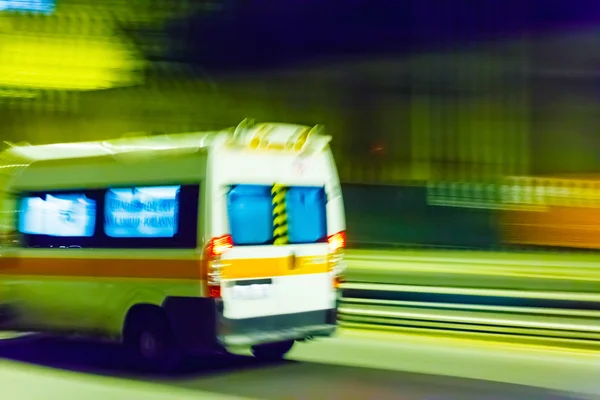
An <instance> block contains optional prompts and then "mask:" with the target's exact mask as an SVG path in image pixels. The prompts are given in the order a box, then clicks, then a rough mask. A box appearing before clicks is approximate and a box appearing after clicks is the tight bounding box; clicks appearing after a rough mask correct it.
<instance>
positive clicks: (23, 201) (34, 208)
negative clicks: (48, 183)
mask: <svg viewBox="0 0 600 400" xmlns="http://www.w3.org/2000/svg"><path fill="white" fill-rule="evenodd" d="M96 203H97V202H96V199H94V196H93V195H90V194H89V193H86V192H84V191H81V192H62V193H31V194H28V195H25V196H22V197H21V198H20V201H19V220H18V231H19V232H20V233H21V234H23V236H24V240H25V244H26V245H27V246H30V247H54V246H65V247H87V246H88V245H90V244H91V241H92V237H93V236H94V233H95V230H96V217H97V216H96Z"/></svg>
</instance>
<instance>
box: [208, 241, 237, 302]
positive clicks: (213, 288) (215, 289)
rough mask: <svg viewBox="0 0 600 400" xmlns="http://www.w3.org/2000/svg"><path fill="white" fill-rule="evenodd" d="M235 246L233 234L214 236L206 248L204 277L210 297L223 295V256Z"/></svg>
mask: <svg viewBox="0 0 600 400" xmlns="http://www.w3.org/2000/svg"><path fill="white" fill-rule="evenodd" d="M232 247H233V239H232V238H231V235H225V236H221V237H217V238H212V239H211V240H210V241H209V242H208V244H207V245H206V248H205V249H204V274H205V275H204V278H205V279H206V293H207V294H208V297H211V298H220V297H221V276H222V273H223V271H222V270H223V262H222V261H221V256H222V255H223V254H224V253H226V252H227V251H228V250H230V249H231V248H232Z"/></svg>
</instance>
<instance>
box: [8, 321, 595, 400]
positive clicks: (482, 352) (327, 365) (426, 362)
mask: <svg viewBox="0 0 600 400" xmlns="http://www.w3.org/2000/svg"><path fill="white" fill-rule="evenodd" d="M0 357H2V358H4V359H5V360H8V361H3V362H0V385H2V387H4V388H7V387H10V388H11V391H10V392H8V393H9V394H11V396H10V398H11V399H14V400H29V399H34V398H41V397H40V395H41V394H43V398H57V399H61V400H69V399H71V398H72V399H74V400H75V399H81V398H89V399H90V400H95V399H98V400H100V399H103V398H111V399H115V400H119V399H120V398H123V399H125V398H126V397H128V398H132V397H131V396H134V397H133V398H138V397H139V398H143V399H144V400H154V399H159V398H160V399H162V398H164V399H167V398H169V399H172V400H177V399H180V398H181V399H184V398H194V399H202V398H207V399H215V400H218V399H236V398H237V399H266V400H280V399H281V400H284V399H285V400H290V399H307V400H320V399H327V400H329V399H331V400H337V399H344V400H353V399H356V400H359V399H378V400H387V399H399V400H413V399H422V400H481V399H486V400H500V399H515V400H524V399H527V400H537V399H540V400H542V399H543V400H561V399H584V398H585V399H590V398H600V396H599V395H600V381H599V380H598V376H600V374H599V373H600V353H599V352H597V351H594V350H586V349H567V348H549V347H543V346H540V345H531V344H529V345H520V344H514V343H513V344H509V343H501V342H490V341H478V340H466V339H460V338H448V337H446V338H444V337H434V336H417V335H410V334H398V333H395V334H391V333H383V332H370V331H361V330H342V331H340V333H339V335H338V336H337V337H336V338H333V339H328V340H320V341H317V342H313V343H307V344H300V345H298V346H297V348H295V349H294V350H293V351H292V353H291V354H290V357H289V358H290V359H289V360H288V361H285V362H281V363H275V364H260V363H258V362H257V361H255V360H254V359H253V358H251V357H248V356H245V355H236V356H228V357H224V356H214V357H205V358H203V359H194V360H190V361H189V362H188V363H187V365H186V366H185V367H184V368H183V370H182V371H181V372H179V373H177V374H170V375H168V376H166V375H152V376H150V375H145V374H139V373H135V372H133V371H132V370H131V369H130V368H128V367H127V365H126V362H125V360H124V359H123V358H122V357H121V352H120V349H119V348H118V347H116V346H113V345H108V344H90V343H86V342H82V341H65V340H59V339H51V338H44V337H39V336H35V335H33V336H29V337H25V338H19V339H5V340H3V341H1V342H0ZM14 361H17V362H18V364H15V363H14ZM23 362H24V363H27V364H28V365H34V366H29V367H27V368H29V369H28V370H27V372H26V373H27V374H29V375H25V372H23V374H21V375H19V376H17V375H15V374H16V372H15V371H18V370H19V368H23V367H21V366H20V365H22V364H21V363H23ZM56 374H60V378H57V379H54V378H53V379H54V381H52V382H51V381H50V378H49V377H52V376H54V375H56ZM27 376H29V377H31V379H30V380H31V382H30V385H27V378H26V377H27ZM36 377H37V378H36ZM56 382H59V383H60V385H62V386H60V385H59V384H58V383H56ZM121 387H124V388H127V387H128V388H129V393H128V394H127V395H122V396H121V395H117V392H116V390H117V388H121ZM19 390H20V391H19ZM75 390H77V393H76V394H73V393H75V392H74V391H75ZM111 390H113V391H115V392H114V393H112V392H111ZM119 390H121V389H119ZM99 391H100V392H101V394H98V393H100V392H99ZM569 392H571V393H569ZM3 393H4V394H8V393H7V392H5V391H4V392H3ZM33 393H36V395H35V396H34V395H33ZM161 393H163V394H164V397H158V396H159V395H160V394H161Z"/></svg>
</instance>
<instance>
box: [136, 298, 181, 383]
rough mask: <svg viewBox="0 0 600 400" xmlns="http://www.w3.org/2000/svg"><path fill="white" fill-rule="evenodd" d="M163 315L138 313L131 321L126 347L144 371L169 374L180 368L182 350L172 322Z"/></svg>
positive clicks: (137, 365)
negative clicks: (177, 343) (170, 323)
mask: <svg viewBox="0 0 600 400" xmlns="http://www.w3.org/2000/svg"><path fill="white" fill-rule="evenodd" d="M161 311H162V310H153V309H151V310H147V309H146V310H139V311H134V312H133V313H132V315H131V316H129V317H128V318H127V324H126V328H125V335H124V336H125V337H124V341H125V345H126V347H127V349H128V351H129V353H130V354H131V356H132V357H133V361H134V363H135V365H136V367H138V368H140V369H143V370H150V371H154V372H169V371H172V370H174V369H176V368H177V367H178V366H179V364H180V361H181V355H180V352H179V349H178V348H177V346H176V343H175V340H174V337H173V334H172V332H171V329H170V327H169V323H168V320H167V318H166V316H165V315H164V314H163V313H162V312H161Z"/></svg>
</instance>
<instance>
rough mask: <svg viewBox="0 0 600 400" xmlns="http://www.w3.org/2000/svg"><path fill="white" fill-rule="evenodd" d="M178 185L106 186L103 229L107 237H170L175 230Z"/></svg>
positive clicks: (179, 188)
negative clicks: (107, 187) (114, 187)
mask: <svg viewBox="0 0 600 400" xmlns="http://www.w3.org/2000/svg"><path fill="white" fill-rule="evenodd" d="M180 190H181V186H152V187H133V188H118V189H108V190H107V191H106V197H105V208H104V210H105V211H104V212H105V216H104V232H105V233H106V235H107V236H108V237H111V238H172V237H173V236H175V234H176V233H177V231H178V226H177V223H178V220H179V218H178V217H179V191H180Z"/></svg>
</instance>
